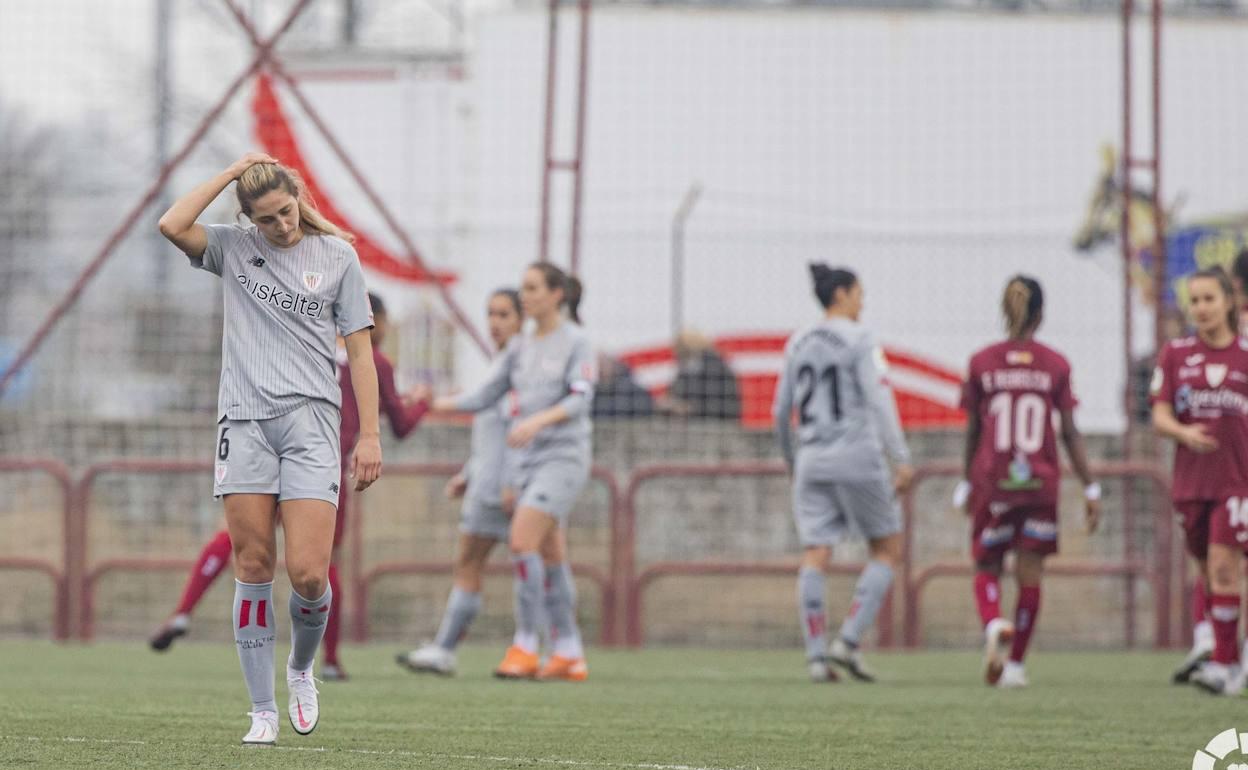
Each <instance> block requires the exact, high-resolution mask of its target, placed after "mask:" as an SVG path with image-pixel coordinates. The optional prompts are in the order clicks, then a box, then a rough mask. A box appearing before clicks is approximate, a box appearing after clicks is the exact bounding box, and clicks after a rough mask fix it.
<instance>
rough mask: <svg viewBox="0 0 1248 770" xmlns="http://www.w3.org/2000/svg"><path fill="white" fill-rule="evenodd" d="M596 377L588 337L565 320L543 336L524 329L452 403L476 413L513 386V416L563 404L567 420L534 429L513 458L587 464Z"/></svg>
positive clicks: (520, 462) (529, 463) (527, 461)
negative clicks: (478, 382) (482, 378)
mask: <svg viewBox="0 0 1248 770" xmlns="http://www.w3.org/2000/svg"><path fill="white" fill-rule="evenodd" d="M596 380H597V374H596V369H595V362H594V354H593V350H592V349H591V347H590V344H589V338H588V337H586V336H585V333H584V332H583V331H581V328H580V327H579V326H577V325H576V324H574V323H571V322H570V321H565V322H563V323H561V324H560V325H559V327H558V328H556V329H555V330H554V331H552V332H550V333H549V334H547V335H546V336H544V337H538V336H536V335H535V334H533V333H531V332H526V333H525V334H521V335H517V336H516V337H514V338H512V340H511V342H510V343H508V345H507V347H506V349H504V350H503V352H502V354H501V355H499V357H498V358H497V360H495V362H494V366H493V368H492V369H491V370H490V373H489V375H488V377H487V378H486V381H485V382H484V383H482V384H481V386H480V387H479V388H477V389H476V390H475V391H474V392H471V393H467V394H464V395H462V396H460V397H459V398H458V399H456V402H455V403H456V408H457V409H460V410H462V411H465V412H478V411H480V410H482V409H484V408H486V407H487V406H489V405H490V404H494V403H496V402H497V401H498V400H499V399H500V398H502V397H503V396H504V395H505V394H506V393H507V391H508V390H514V391H515V404H514V408H513V410H512V418H513V419H516V420H521V419H524V418H525V417H529V416H530V415H533V414H536V413H538V412H540V411H542V410H544V409H548V408H550V407H553V406H562V407H563V408H564V410H565V411H566V412H567V413H568V419H566V420H564V421H563V422H561V423H559V424H557V425H552V426H550V427H549V428H546V429H545V430H543V431H542V432H541V433H539V434H538V435H537V438H535V439H534V440H533V443H532V444H530V445H529V446H528V447H526V448H525V449H524V451H523V452H522V455H521V457H520V458H519V459H518V460H516V463H517V464H518V465H520V466H532V465H534V464H539V463H542V462H545V461H546V460H549V459H569V460H576V461H579V462H583V463H585V464H586V465H588V464H589V460H590V453H591V441H590V438H591V433H592V425H591V424H590V419H589V415H590V409H589V408H590V404H591V403H592V402H593V398H594V384H595V382H596Z"/></svg>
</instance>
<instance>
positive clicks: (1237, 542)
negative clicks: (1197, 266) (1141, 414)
mask: <svg viewBox="0 0 1248 770" xmlns="http://www.w3.org/2000/svg"><path fill="white" fill-rule="evenodd" d="M1187 288H1188V297H1189V312H1190V314H1191V318H1192V322H1193V324H1194V325H1195V326H1196V335H1195V336H1193V337H1187V338H1184V339H1176V340H1172V341H1170V342H1169V343H1167V344H1166V346H1165V347H1164V348H1162V350H1161V354H1160V355H1159V356H1158V359H1157V369H1156V371H1155V372H1154V373H1153V383H1152V397H1153V427H1154V428H1155V429H1156V430H1157V432H1158V433H1160V434H1161V435H1163V436H1166V437H1168V438H1172V439H1174V441H1175V444H1176V447H1175V452H1174V481H1173V483H1172V484H1171V496H1172V498H1173V500H1174V506H1175V509H1176V511H1177V512H1178V514H1179V516H1180V518H1181V520H1182V522H1183V532H1184V539H1185V541H1186V545H1187V551H1188V553H1189V554H1191V556H1192V558H1193V559H1195V560H1196V561H1197V563H1198V564H1199V565H1200V566H1201V571H1202V574H1203V575H1204V576H1205V579H1206V581H1207V591H1208V597H1209V598H1208V607H1209V619H1210V623H1211V625H1212V626H1213V637H1214V644H1213V653H1212V660H1210V661H1208V662H1203V661H1202V660H1200V659H1199V657H1191V656H1189V658H1188V660H1186V661H1184V665H1183V668H1181V669H1180V671H1179V672H1176V673H1179V674H1184V675H1185V676H1186V675H1189V674H1190V677H1191V681H1192V682H1193V683H1194V684H1197V685H1199V686H1200V687H1202V688H1204V689H1206V690H1208V691H1210V692H1214V693H1224V694H1227V695H1234V694H1238V693H1239V692H1240V690H1242V688H1243V677H1242V675H1241V674H1240V666H1239V663H1240V660H1239V656H1240V650H1239V647H1238V641H1237V638H1238V634H1239V607H1240V593H1241V586H1242V583H1241V572H1242V569H1243V568H1242V566H1241V563H1240V562H1241V558H1240V557H1241V552H1242V551H1243V549H1244V547H1245V544H1248V340H1245V339H1244V338H1242V337H1240V336H1238V334H1237V333H1236V329H1237V326H1238V321H1239V313H1238V310H1237V308H1236V305H1235V295H1234V290H1233V288H1232V286H1231V281H1230V278H1228V277H1227V275H1226V273H1224V272H1223V271H1222V270H1221V269H1218V268H1215V269H1212V270H1201V271H1198V272H1196V273H1193V274H1192V275H1191V276H1189V277H1188V279H1187ZM1194 652H1195V651H1194Z"/></svg>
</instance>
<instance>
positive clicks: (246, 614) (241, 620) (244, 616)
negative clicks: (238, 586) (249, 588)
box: [238, 599, 251, 628]
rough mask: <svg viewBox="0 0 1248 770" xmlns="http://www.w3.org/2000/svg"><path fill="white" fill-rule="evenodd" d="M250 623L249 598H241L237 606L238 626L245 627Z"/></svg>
mask: <svg viewBox="0 0 1248 770" xmlns="http://www.w3.org/2000/svg"><path fill="white" fill-rule="evenodd" d="M249 625H251V599H243V603H242V604H241V605H239V608H238V627H239V628H246V627H247V626H249Z"/></svg>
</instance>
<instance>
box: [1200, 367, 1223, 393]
mask: <svg viewBox="0 0 1248 770" xmlns="http://www.w3.org/2000/svg"><path fill="white" fill-rule="evenodd" d="M1226 371H1227V369H1226V364H1205V381H1206V382H1208V383H1209V387H1211V388H1216V387H1218V386H1219V385H1221V384H1222V381H1223V380H1225V379H1226Z"/></svg>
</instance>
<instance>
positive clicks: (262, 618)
mask: <svg viewBox="0 0 1248 770" xmlns="http://www.w3.org/2000/svg"><path fill="white" fill-rule="evenodd" d="M255 604H256V625H257V626H260V627H261V628H268V627H269V620H268V609H269V602H268V600H267V599H261V600H259V601H258V602H256V603H255ZM251 605H252V601H251V599H243V601H242V603H241V604H240V605H239V608H238V627H239V628H246V627H247V626H250V625H251Z"/></svg>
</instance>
